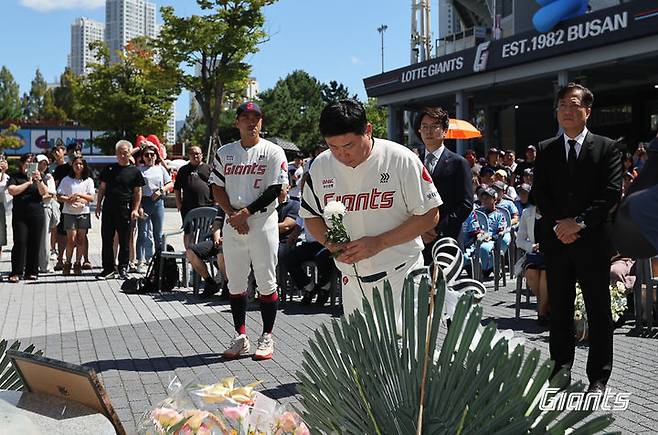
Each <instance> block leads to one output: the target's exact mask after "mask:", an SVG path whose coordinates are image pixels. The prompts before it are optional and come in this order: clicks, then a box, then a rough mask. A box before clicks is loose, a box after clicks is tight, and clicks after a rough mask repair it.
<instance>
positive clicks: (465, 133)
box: [445, 118, 482, 139]
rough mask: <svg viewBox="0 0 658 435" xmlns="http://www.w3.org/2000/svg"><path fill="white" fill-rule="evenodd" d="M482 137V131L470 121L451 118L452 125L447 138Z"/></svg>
mask: <svg viewBox="0 0 658 435" xmlns="http://www.w3.org/2000/svg"><path fill="white" fill-rule="evenodd" d="M474 137H482V133H480V131H479V130H478V129H477V128H475V126H473V124H471V123H470V122H468V121H464V120H462V119H452V118H450V126H449V127H448V131H447V132H446V135H445V138H446V139H473V138H474Z"/></svg>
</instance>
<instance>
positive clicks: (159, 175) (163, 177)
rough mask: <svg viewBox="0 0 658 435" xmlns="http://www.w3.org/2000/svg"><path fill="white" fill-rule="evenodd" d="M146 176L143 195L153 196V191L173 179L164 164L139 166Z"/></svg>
mask: <svg viewBox="0 0 658 435" xmlns="http://www.w3.org/2000/svg"><path fill="white" fill-rule="evenodd" d="M139 170H140V171H141V173H142V176H143V177H144V182H145V183H146V184H144V187H143V188H142V195H144V196H151V195H153V192H155V191H156V190H158V189H159V188H161V187H162V186H164V185H165V184H167V183H169V182H170V181H171V175H169V171H167V169H166V168H165V167H164V166H162V165H153V166H148V167H147V166H142V167H140V168H139Z"/></svg>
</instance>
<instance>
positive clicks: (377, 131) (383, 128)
mask: <svg viewBox="0 0 658 435" xmlns="http://www.w3.org/2000/svg"><path fill="white" fill-rule="evenodd" d="M364 106H365V108H366V116H367V117H368V122H370V123H371V124H372V134H373V135H374V136H375V137H381V138H386V137H388V110H386V107H383V106H377V100H376V99H375V98H368V101H367V102H366V104H365V105H364Z"/></svg>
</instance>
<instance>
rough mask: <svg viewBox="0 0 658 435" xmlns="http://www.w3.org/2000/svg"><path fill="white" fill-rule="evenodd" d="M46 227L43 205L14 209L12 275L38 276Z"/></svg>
mask: <svg viewBox="0 0 658 435" xmlns="http://www.w3.org/2000/svg"><path fill="white" fill-rule="evenodd" d="M44 226H45V216H44V214H43V206H42V205H41V203H38V204H36V205H35V206H34V207H30V208H26V209H19V210H16V209H14V212H13V215H12V219H11V227H12V229H13V231H14V247H13V248H12V250H11V275H18V276H23V273H24V274H25V276H27V275H38V273H39V250H40V249H41V238H42V236H43V231H44Z"/></svg>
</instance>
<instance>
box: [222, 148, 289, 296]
mask: <svg viewBox="0 0 658 435" xmlns="http://www.w3.org/2000/svg"><path fill="white" fill-rule="evenodd" d="M209 181H210V183H214V184H216V185H218V186H221V187H224V189H225V190H226V193H227V194H228V198H229V201H230V202H231V206H232V207H233V208H235V209H241V208H243V207H246V206H248V205H249V204H251V203H252V202H254V201H255V200H257V199H258V198H259V197H260V196H261V195H262V194H263V192H264V191H265V189H267V188H268V187H269V186H272V185H274V184H288V162H287V160H286V155H285V153H284V152H283V149H282V148H281V147H280V146H278V145H275V144H273V143H272V142H270V141H267V140H265V139H260V140H259V141H258V143H257V144H256V145H254V146H252V147H250V148H244V147H242V145H240V141H237V142H233V143H229V144H226V145H224V146H223V147H221V148H220V149H218V150H217V153H216V154H215V162H214V165H213V170H212V174H211V175H210V179H209ZM276 203H277V202H276V199H274V201H272V203H270V204H268V206H267V209H266V210H265V213H255V214H253V215H252V216H249V217H248V218H247V223H248V224H249V232H248V233H247V234H238V232H237V231H236V230H235V229H233V227H231V226H230V225H228V224H227V223H226V222H225V223H224V232H223V235H224V253H225V255H224V262H225V265H226V274H227V276H228V287H229V291H230V293H231V294H241V293H243V292H244V291H246V289H247V278H248V276H249V271H250V266H251V265H253V270H254V275H255V277H256V284H257V285H258V292H259V293H260V294H261V295H269V294H272V293H274V292H275V291H276V290H277V282H276V264H277V252H278V251H277V249H278V245H279V231H278V224H277V214H276Z"/></svg>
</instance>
